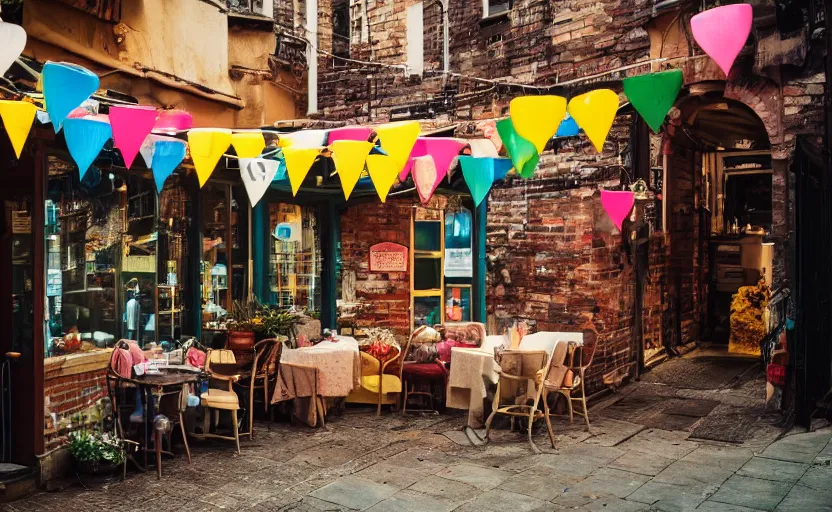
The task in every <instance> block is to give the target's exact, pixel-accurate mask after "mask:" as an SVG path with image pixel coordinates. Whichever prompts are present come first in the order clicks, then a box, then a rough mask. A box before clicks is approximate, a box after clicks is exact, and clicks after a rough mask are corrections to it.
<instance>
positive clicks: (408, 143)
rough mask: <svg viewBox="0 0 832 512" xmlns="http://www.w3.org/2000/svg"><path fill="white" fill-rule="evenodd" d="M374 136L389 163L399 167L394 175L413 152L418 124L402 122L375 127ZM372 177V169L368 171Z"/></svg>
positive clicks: (417, 136) (418, 128) (417, 134)
mask: <svg viewBox="0 0 832 512" xmlns="http://www.w3.org/2000/svg"><path fill="white" fill-rule="evenodd" d="M375 131H376V135H378V140H379V142H380V144H381V149H383V150H384V152H385V153H387V154H388V155H389V156H390V161H391V162H393V164H394V165H399V164H401V165H400V167H399V169H398V170H397V171H396V173H399V172H400V171H401V170H402V169H404V166H405V164H406V163H407V159H408V158H410V152H411V151H413V145H414V144H416V139H417V138H419V131H420V127H419V123H418V122H417V121H403V122H399V123H389V124H383V125H380V126H377V127H376V128H375ZM370 176H371V177H372V169H371V170H370Z"/></svg>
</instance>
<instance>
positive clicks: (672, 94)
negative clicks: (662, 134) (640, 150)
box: [624, 69, 682, 133]
mask: <svg viewBox="0 0 832 512" xmlns="http://www.w3.org/2000/svg"><path fill="white" fill-rule="evenodd" d="M681 88H682V70H681V69H672V70H670V71H662V72H661V73H649V74H647V75H640V76H632V77H630V78H625V79H624V94H626V95H627V99H629V100H630V103H631V104H632V105H633V108H635V109H636V111H638V113H639V114H641V117H642V118H644V121H645V122H646V123H647V126H649V127H650V128H651V129H652V130H653V132H655V133H659V129H661V127H662V123H663V122H664V118H665V116H666V115H667V113H668V111H670V107H672V106H673V103H675V102H676V96H677V95H678V94H679V90H680V89H681Z"/></svg>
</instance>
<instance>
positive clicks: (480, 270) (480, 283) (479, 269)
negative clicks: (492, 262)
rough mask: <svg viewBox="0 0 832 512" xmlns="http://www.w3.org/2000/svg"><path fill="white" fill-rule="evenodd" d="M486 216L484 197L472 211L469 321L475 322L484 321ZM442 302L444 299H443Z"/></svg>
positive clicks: (486, 208)
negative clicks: (473, 223)
mask: <svg viewBox="0 0 832 512" xmlns="http://www.w3.org/2000/svg"><path fill="white" fill-rule="evenodd" d="M487 214H488V198H487V197H486V198H485V199H483V201H482V202H481V203H480V205H479V206H477V209H476V210H475V211H474V222H475V224H476V228H475V229H474V243H475V244H476V246H475V247H474V256H475V258H476V259H475V264H474V281H473V287H472V290H471V302H473V304H472V305H471V306H472V308H471V319H472V320H473V321H475V322H482V323H486V321H485V316H486V313H485V230H486V227H487V223H486V217H487ZM443 300H444V299H443Z"/></svg>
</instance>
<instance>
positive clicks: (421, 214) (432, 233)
mask: <svg viewBox="0 0 832 512" xmlns="http://www.w3.org/2000/svg"><path fill="white" fill-rule="evenodd" d="M444 229H445V225H444V212H443V211H442V210H435V209H427V208H414V210H413V217H412V220H411V240H412V245H413V250H412V251H411V265H410V268H411V269H412V271H411V273H410V288H411V289H410V296H411V312H412V324H413V327H414V328H415V327H418V326H420V325H435V324H438V323H442V312H443V309H444V308H443V306H442V305H443V297H444V288H443V283H444V281H443V275H442V274H443V271H442V268H443V256H444V254H443V250H442V247H443V245H444V239H443V238H444V234H443V233H444Z"/></svg>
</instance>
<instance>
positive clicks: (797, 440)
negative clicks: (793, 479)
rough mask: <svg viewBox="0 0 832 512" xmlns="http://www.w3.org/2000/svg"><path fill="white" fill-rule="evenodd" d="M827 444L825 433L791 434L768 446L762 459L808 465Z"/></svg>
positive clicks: (762, 454)
mask: <svg viewBox="0 0 832 512" xmlns="http://www.w3.org/2000/svg"><path fill="white" fill-rule="evenodd" d="M828 442H829V434H828V433H826V432H808V433H800V434H793V435H790V436H786V437H784V438H783V439H780V440H778V441H776V442H774V443H772V444H771V445H769V446H768V447H767V448H766V449H765V450H763V453H761V454H760V455H761V456H762V457H767V458H769V459H777V460H783V461H787V462H802V463H810V462H812V461H813V460H814V459H815V457H816V456H817V455H818V454H819V453H820V452H821V450H823V449H824V448H825V447H826V445H827V444H828Z"/></svg>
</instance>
